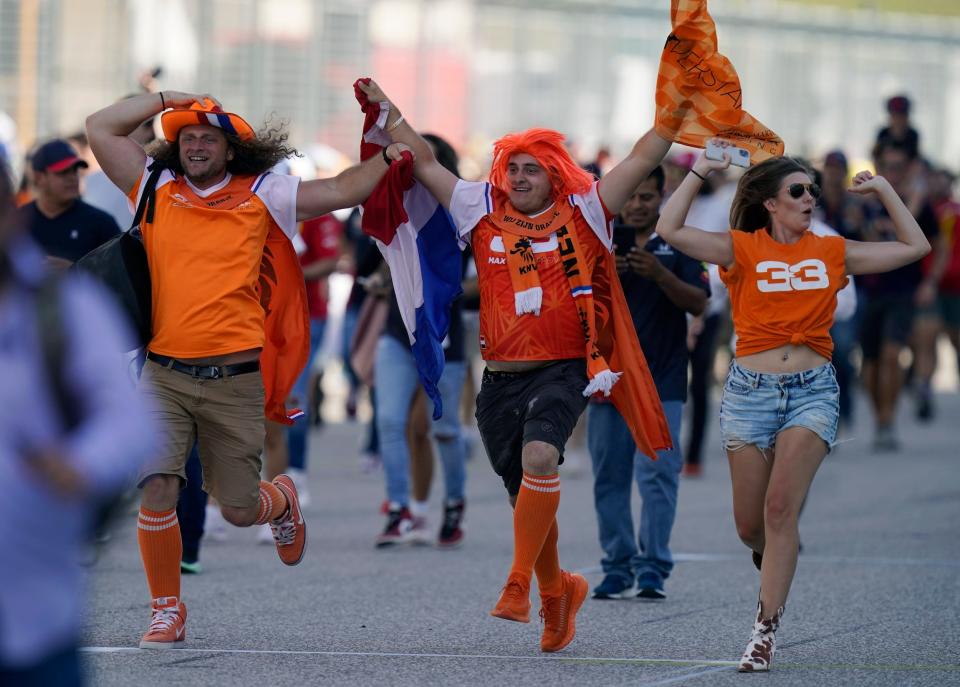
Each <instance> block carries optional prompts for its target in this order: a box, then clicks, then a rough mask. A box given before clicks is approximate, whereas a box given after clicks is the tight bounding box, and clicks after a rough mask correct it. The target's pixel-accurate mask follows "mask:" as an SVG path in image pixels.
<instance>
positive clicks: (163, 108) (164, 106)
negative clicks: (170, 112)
mask: <svg viewBox="0 0 960 687" xmlns="http://www.w3.org/2000/svg"><path fill="white" fill-rule="evenodd" d="M166 109H167V103H166V102H164V100H163V91H160V111H161V112H163V111H164V110H166Z"/></svg>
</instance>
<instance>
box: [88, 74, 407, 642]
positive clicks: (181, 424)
mask: <svg viewBox="0 0 960 687" xmlns="http://www.w3.org/2000/svg"><path fill="white" fill-rule="evenodd" d="M168 108H170V109H168ZM161 112H162V113H163V114H162V115H161V126H162V128H163V135H164V140H162V141H159V142H157V143H156V144H155V145H153V146H152V147H150V148H149V150H148V151H147V152H144V150H143V149H142V148H141V147H140V146H139V145H138V144H137V143H136V142H135V141H133V140H132V139H131V138H129V134H130V133H131V132H133V131H134V130H135V129H136V128H137V127H138V126H139V125H140V123H141V122H143V121H144V120H147V119H149V118H151V117H154V116H155V115H157V114H158V113H161ZM87 134H88V137H89V140H90V146H91V148H92V149H93V152H94V154H95V155H96V157H97V160H98V161H99V162H100V165H101V167H102V168H103V170H104V172H106V174H107V176H108V177H109V178H110V180H111V181H113V183H114V184H116V185H117V187H119V188H120V189H121V190H122V191H124V192H125V193H126V194H127V196H128V198H129V199H130V201H131V204H133V205H134V206H135V205H136V204H137V203H138V202H139V200H140V198H141V196H142V195H143V194H144V192H145V189H146V187H147V181H148V179H149V178H151V176H152V175H154V176H155V175H156V174H159V176H158V177H156V186H155V189H156V190H155V191H154V193H155V195H154V199H155V200H154V203H153V213H152V217H147V218H145V220H144V221H143V223H142V225H141V229H142V232H143V239H144V245H145V247H146V251H147V259H148V262H149V266H150V276H151V279H152V296H153V313H152V333H153V335H152V339H151V340H150V342H149V344H148V346H147V361H146V364H145V366H144V369H143V373H142V376H141V381H140V388H141V390H142V393H144V394H146V395H147V396H148V397H149V398H150V400H151V401H152V402H153V405H154V409H155V412H156V414H157V417H158V419H159V420H160V421H161V422H162V424H163V425H164V426H165V439H166V441H165V448H164V450H163V451H162V452H161V454H160V455H159V456H157V458H156V459H155V460H153V461H151V462H149V463H148V465H147V467H146V468H145V469H144V470H143V472H142V473H141V474H140V477H139V480H140V482H139V483H140V486H141V488H142V496H141V507H140V516H139V522H138V540H139V545H140V553H141V556H142V558H143V564H144V569H145V571H146V575H147V583H148V585H149V587H150V594H151V597H152V599H153V616H152V620H151V623H150V626H149V629H148V631H147V633H146V634H145V635H144V636H143V639H142V640H141V642H140V647H141V648H154V649H166V648H170V647H173V646H176V645H179V644H180V643H181V642H183V640H184V639H185V625H186V615H187V613H186V607H185V606H184V604H183V603H182V601H181V599H180V558H181V546H182V544H181V539H180V527H179V523H178V521H177V515H176V504H177V496H178V493H179V491H180V489H181V488H182V486H183V484H184V482H185V480H186V474H185V471H184V466H185V463H186V459H187V455H188V454H189V452H190V448H191V447H192V446H193V444H194V441H199V446H200V456H201V462H202V465H203V479H204V485H203V486H204V489H205V490H206V491H207V492H208V493H210V494H211V495H213V496H215V497H216V499H217V501H218V503H220V505H221V510H222V512H223V516H224V518H225V519H226V520H227V521H229V522H231V523H232V524H234V525H237V526H239V527H248V526H250V525H254V524H256V525H260V524H264V523H269V524H270V525H271V528H272V530H273V535H274V539H275V541H276V546H277V553H278V554H279V556H280V559H281V561H283V563H285V564H286V565H296V564H297V563H299V562H300V560H301V559H302V557H303V552H304V548H305V546H306V527H305V524H304V522H303V516H302V514H301V512H300V506H299V500H298V497H297V490H296V488H295V487H294V484H293V481H292V480H291V479H290V478H289V477H288V476H286V475H280V476H279V477H277V478H276V479H274V480H273V481H272V482H265V481H261V480H260V467H261V458H260V455H261V451H262V449H263V443H264V433H265V412H264V403H265V389H264V376H262V375H261V351H262V350H263V349H264V346H265V340H266V335H265V329H264V319H265V310H267V309H269V308H270V307H273V303H270V305H268V307H267V308H265V307H264V298H263V294H262V293H261V291H263V290H265V289H264V288H258V287H260V286H261V283H260V282H261V262H262V260H263V259H264V257H265V251H268V252H269V251H270V247H269V246H270V244H271V242H273V241H275V240H277V238H279V240H280V241H281V243H283V242H284V239H283V235H286V238H287V239H292V238H293V237H294V236H295V235H296V233H297V223H298V222H300V221H302V220H305V219H308V218H311V217H317V216H320V215H323V214H326V213H328V212H331V211H333V210H337V209H340V208H348V207H352V206H354V205H357V204H358V203H360V202H362V201H363V200H365V199H366V197H367V196H368V195H369V194H370V192H371V191H372V190H373V188H374V186H375V185H376V184H377V182H378V181H379V180H380V178H381V177H382V176H383V174H384V173H385V172H386V170H387V168H388V166H389V164H390V162H391V160H392V159H398V158H399V157H400V155H401V153H402V152H403V150H405V149H406V147H405V146H403V145H398V144H395V145H392V146H390V147H389V148H387V149H385V151H384V154H383V156H382V157H379V156H378V157H377V158H376V159H373V160H369V161H367V162H366V163H364V164H362V165H358V166H355V167H351V168H349V169H347V170H345V171H343V172H341V173H340V174H339V175H337V176H336V177H334V178H331V179H317V180H313V181H306V182H302V183H301V181H300V179H299V178H297V177H293V176H287V175H282V174H275V173H272V172H271V171H270V170H271V169H272V168H273V167H274V165H275V164H276V163H277V162H279V161H280V160H283V159H284V158H286V157H288V156H289V155H291V154H295V153H296V151H295V150H293V149H292V148H290V147H288V146H287V145H286V141H287V134H286V133H285V132H284V131H283V129H282V128H271V129H267V130H265V131H261V132H259V133H256V132H254V131H253V129H252V128H251V127H250V125H249V124H247V122H245V121H244V120H243V119H242V118H241V117H239V116H237V115H235V114H231V113H227V112H224V111H223V109H222V108H221V106H220V103H219V102H217V101H216V100H215V99H213V98H211V97H210V96H198V95H193V94H190V93H180V92H175V91H161V92H159V93H149V94H144V95H141V96H137V97H134V98H129V99H127V100H122V101H120V102H117V103H114V104H113V105H110V106H108V107H106V108H104V109H102V110H100V111H99V112H96V113H94V114H92V115H90V117H88V118H87ZM155 163H157V164H158V165H160V166H161V167H162V171H160V172H155V171H154V170H156V169H158V168H157V167H156V166H155ZM148 214H149V213H148ZM281 248H283V249H288V248H289V246H286V245H282V246H281ZM303 317H304V319H305V317H306V315H305V314H304V316H303ZM266 363H267V361H266V358H265V359H264V364H265V365H266ZM267 399H269V395H268V396H267ZM280 400H281V402H282V400H283V399H280Z"/></svg>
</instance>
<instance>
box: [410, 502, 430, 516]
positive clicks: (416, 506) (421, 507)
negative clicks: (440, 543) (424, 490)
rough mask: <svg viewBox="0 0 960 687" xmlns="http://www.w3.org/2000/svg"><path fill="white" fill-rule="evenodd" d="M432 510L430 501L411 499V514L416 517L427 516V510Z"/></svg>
mask: <svg viewBox="0 0 960 687" xmlns="http://www.w3.org/2000/svg"><path fill="white" fill-rule="evenodd" d="M429 510H430V503H429V502H428V501H411V502H410V515H412V516H413V517H415V518H425V517H427V512H428V511H429Z"/></svg>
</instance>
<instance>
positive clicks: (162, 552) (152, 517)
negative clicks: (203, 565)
mask: <svg viewBox="0 0 960 687" xmlns="http://www.w3.org/2000/svg"><path fill="white" fill-rule="evenodd" d="M137 541H138V542H139V544H140V557H141V558H142V559H143V569H144V570H145V571H146V573H147V585H148V586H149V587H150V596H151V597H152V598H154V599H159V598H160V597H162V596H175V597H177V598H178V599H179V598H180V558H181V556H182V555H183V542H182V540H181V539H180V522H179V521H178V520H177V511H176V509H173V510H168V511H152V510H147V509H146V508H144V507H143V506H140V517H139V518H138V520H137Z"/></svg>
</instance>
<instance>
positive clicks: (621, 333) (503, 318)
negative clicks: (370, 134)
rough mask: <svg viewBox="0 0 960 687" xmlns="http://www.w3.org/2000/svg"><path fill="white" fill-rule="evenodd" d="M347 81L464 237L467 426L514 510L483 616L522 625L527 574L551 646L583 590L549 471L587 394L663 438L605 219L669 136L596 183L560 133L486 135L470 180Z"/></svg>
mask: <svg viewBox="0 0 960 687" xmlns="http://www.w3.org/2000/svg"><path fill="white" fill-rule="evenodd" d="M356 88H358V89H359V90H360V91H362V92H363V94H364V95H365V96H366V97H367V99H368V100H369V101H371V102H375V103H379V106H380V111H381V112H384V111H386V112H387V116H386V121H385V123H384V125H383V126H384V129H383V131H385V132H388V133H387V135H388V136H390V137H392V138H393V140H395V141H401V142H403V143H406V144H407V145H409V146H410V147H411V148H412V149H413V150H414V151H416V155H417V161H416V167H415V174H416V178H417V180H418V181H420V183H422V184H423V186H424V187H425V188H426V189H427V190H428V191H429V192H430V194H431V195H432V196H433V197H434V198H435V199H436V200H437V201H438V202H439V203H440V204H441V205H442V206H443V207H444V208H446V209H447V210H448V212H449V213H450V215H451V218H452V220H453V224H454V225H455V227H456V235H455V236H454V237H451V238H456V239H458V240H459V242H460V247H461V248H463V247H465V246H466V244H467V242H469V243H470V245H471V246H472V249H473V252H474V259H475V261H476V265H477V269H478V271H479V274H478V281H479V287H480V349H481V352H482V353H483V357H484V359H485V360H486V363H487V369H486V371H485V372H484V375H483V383H482V386H481V388H480V394H479V396H478V397H477V426H478V428H479V430H480V436H481V437H482V439H483V444H484V447H485V448H486V450H487V454H488V456H489V459H490V463H491V466H492V467H493V469H494V471H495V472H496V473H497V474H498V475H499V476H500V477H501V478H502V480H503V484H504V487H506V490H507V495H508V498H509V502H510V504H511V505H512V506H513V508H514V515H513V535H514V555H513V564H512V566H511V568H510V572H509V574H508V576H507V581H506V584H505V585H504V587H503V589H502V592H501V595H500V598H499V600H498V601H497V603H496V605H495V607H494V608H493V610H492V611H491V612H490V614H491V615H492V616H494V617H496V618H502V619H504V620H512V621H515V622H521V623H527V622H530V588H531V581H532V577H533V575H534V574H536V577H537V584H538V586H539V591H540V600H541V611H540V612H541V617H542V618H543V626H544V628H543V635H542V637H541V640H540V649H541V651H544V652H554V651H560V650H561V649H563V648H564V647H566V646H567V645H569V644H570V642H571V641H573V638H574V636H575V634H576V615H577V612H578V611H579V610H580V607H581V606H582V604H583V601H584V599H585V598H586V596H587V593H588V591H589V586H588V584H587V581H586V579H585V578H584V577H583V576H582V575H580V574H578V573H572V572H568V571H566V570H563V569H561V567H560V555H559V549H558V546H557V541H558V535H559V529H558V525H557V512H558V509H559V505H560V475H559V470H558V467H559V465H560V464H561V462H562V460H563V455H564V448H565V445H566V443H567V440H568V439H569V438H570V434H571V432H572V431H573V428H574V425H576V423H577V420H578V418H579V417H580V416H581V415H582V414H583V411H584V409H585V408H586V405H587V400H588V398H589V397H590V396H592V395H593V394H595V393H602V394H604V395H609V396H612V397H613V400H614V402H615V403H616V404H617V408H618V410H620V411H621V412H622V413H624V415H625V417H626V418H628V425H629V426H630V429H631V431H632V433H633V435H634V438H635V440H636V443H637V445H638V447H639V446H642V447H643V452H644V453H645V454H646V455H647V456H650V457H655V451H656V449H659V448H667V447H669V446H670V435H669V428H668V427H667V423H666V419H665V418H664V416H663V410H662V408H661V406H660V400H659V398H658V397H657V392H656V388H655V387H654V385H653V380H652V378H651V377H650V372H649V370H648V369H647V366H646V361H645V360H644V358H643V353H642V351H641V350H640V346H639V343H638V342H637V337H636V331H635V329H634V328H633V324H632V322H631V320H630V312H629V308H628V307H627V303H626V301H625V299H624V296H623V290H622V288H621V287H620V282H619V279H617V276H616V267H615V263H614V259H613V256H612V254H611V251H612V247H613V240H612V236H611V234H610V222H611V221H612V220H613V218H614V217H615V216H616V213H618V212H619V211H620V210H621V208H622V207H623V206H624V204H625V203H626V202H627V199H628V198H629V197H630V195H631V194H633V192H634V191H635V190H636V188H637V186H639V185H640V182H642V181H643V180H644V179H646V178H647V177H648V176H649V175H650V172H651V171H653V169H654V168H655V167H656V166H657V165H659V164H660V161H661V160H662V159H663V156H664V155H665V154H666V153H667V150H668V149H669V148H670V142H669V141H667V140H665V139H664V138H662V137H661V136H660V135H659V134H657V133H656V132H655V131H654V130H653V129H651V130H650V131H648V132H647V133H646V134H644V135H643V136H641V137H640V138H639V139H638V140H637V141H636V143H635V144H634V146H633V149H632V150H631V152H630V154H629V155H627V157H626V158H624V160H623V161H622V162H620V163H619V164H618V165H617V166H616V167H614V168H613V169H611V170H610V171H609V172H608V173H607V174H605V175H604V176H603V178H602V179H600V180H599V181H596V180H594V179H593V177H592V176H591V175H590V174H589V173H587V172H585V171H584V170H583V169H581V168H580V167H579V166H578V165H577V164H576V162H575V161H574V160H573V158H571V157H570V153H569V152H568V151H567V149H566V148H565V147H564V144H563V143H564V136H563V134H561V133H559V132H557V131H552V130H549V129H539V128H537V129H530V130H528V131H524V132H518V133H511V134H507V135H506V136H504V137H502V138H500V139H499V140H498V141H497V142H496V143H495V144H494V161H493V166H492V169H491V174H490V182H489V183H484V182H468V181H464V180H462V179H457V177H456V175H455V174H453V173H452V172H451V171H449V170H448V169H446V168H444V167H443V166H442V165H441V164H439V162H438V160H437V158H436V157H435V156H434V154H433V152H432V151H431V149H430V146H429V144H428V143H427V142H426V141H425V140H424V139H423V138H421V137H420V136H419V135H418V134H417V132H416V130H415V129H414V128H413V127H412V126H411V125H410V123H409V122H407V121H406V120H405V119H404V117H403V116H402V115H401V114H400V112H399V110H398V109H397V108H396V106H395V105H394V104H393V103H391V102H390V101H389V99H388V98H387V96H386V95H385V94H384V93H383V91H382V90H381V89H380V87H379V86H378V85H377V84H376V83H375V82H373V81H372V80H371V81H369V82H365V81H364V80H360V81H358V82H357V84H356ZM381 391H383V390H381ZM453 412H455V411H453Z"/></svg>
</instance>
